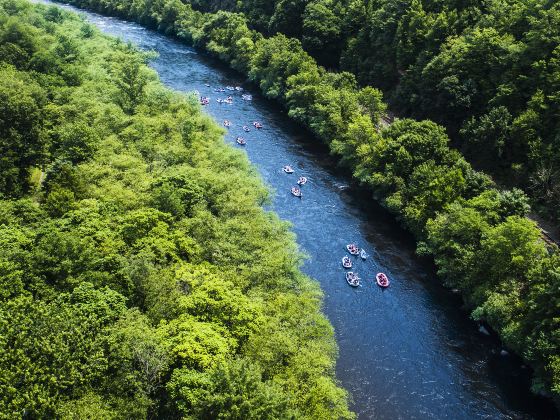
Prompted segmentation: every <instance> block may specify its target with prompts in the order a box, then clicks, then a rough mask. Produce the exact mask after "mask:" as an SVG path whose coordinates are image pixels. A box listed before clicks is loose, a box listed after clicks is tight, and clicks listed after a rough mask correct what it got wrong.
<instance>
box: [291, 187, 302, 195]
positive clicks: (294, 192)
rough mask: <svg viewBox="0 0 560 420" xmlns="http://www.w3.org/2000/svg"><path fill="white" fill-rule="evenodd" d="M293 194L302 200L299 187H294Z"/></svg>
mask: <svg viewBox="0 0 560 420" xmlns="http://www.w3.org/2000/svg"><path fill="white" fill-rule="evenodd" d="M292 194H293V195H294V196H296V197H299V198H301V196H302V194H301V190H300V189H299V188H298V187H292Z"/></svg>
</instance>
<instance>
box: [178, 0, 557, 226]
mask: <svg viewBox="0 0 560 420" xmlns="http://www.w3.org/2000/svg"><path fill="white" fill-rule="evenodd" d="M185 2H186V3H189V4H190V5H192V7H193V8H195V9H196V10H200V11H203V12H217V11H218V10H225V11H229V12H238V13H242V14H243V15H244V17H245V18H246V21H247V23H248V25H249V28H251V29H256V30H257V31H259V32H260V33H262V34H264V35H265V36H270V35H274V34H276V33H283V34H284V35H286V36H288V37H294V38H297V39H299V40H300V41H301V44H302V47H303V49H304V50H305V51H307V52H308V53H309V54H310V55H311V56H312V57H314V58H315V59H316V60H317V61H318V63H320V64H323V65H325V66H327V67H328V68H331V69H337V70H342V71H348V72H351V73H352V74H354V75H355V76H356V79H357V80H358V82H359V84H360V85H361V86H365V85H369V86H374V87H378V88H380V89H382V90H383V92H384V93H385V95H386V96H387V98H388V100H389V102H390V104H391V109H392V110H394V111H395V113H397V114H399V115H400V116H403V117H410V118H415V119H431V120H432V121H435V122H437V123H438V124H441V125H443V126H444V127H445V128H446V130H447V132H448V134H449V135H450V137H451V139H452V142H451V143H452V145H453V146H454V147H455V148H457V149H458V150H460V151H461V152H462V153H463V154H464V156H465V157H466V158H467V160H468V161H469V162H470V163H471V164H473V165H474V166H475V168H478V169H481V170H483V171H485V172H487V173H490V174H492V176H493V177H494V179H496V180H498V181H499V183H500V184H501V185H504V186H507V187H510V188H511V187H514V186H516V187H520V188H522V189H523V190H524V191H525V192H526V193H527V194H529V195H530V196H531V199H532V205H533V207H534V209H536V210H537V211H538V213H539V216H540V217H541V218H546V219H547V220H548V221H549V222H551V223H555V225H556V227H558V226H559V225H560V223H559V221H560V208H559V207H558V201H559V200H560V177H559V175H558V174H559V173H560V154H559V152H558V130H559V128H560V113H559V110H560V100H559V96H558V90H559V88H560V78H559V75H560V61H559V60H558V57H559V54H560V41H559V39H560V38H559V36H560V29H559V28H560V7H559V4H558V2H549V1H546V0H510V1H502V0H486V1H466V2H465V1H455V0H445V1H434V0H403V1H401V2H399V3H395V2H394V1H391V0H374V1H370V0H270V1H266V0H242V1H223V0H185Z"/></svg>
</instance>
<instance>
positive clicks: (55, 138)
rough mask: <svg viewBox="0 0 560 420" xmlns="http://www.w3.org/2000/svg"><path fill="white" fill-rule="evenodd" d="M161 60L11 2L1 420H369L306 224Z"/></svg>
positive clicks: (5, 11)
mask: <svg viewBox="0 0 560 420" xmlns="http://www.w3.org/2000/svg"><path fill="white" fill-rule="evenodd" d="M150 57H151V56H150V54H146V53H142V52H140V51H137V50H136V49H135V48H134V47H133V46H131V45H127V44H125V43H123V42H122V41H119V40H117V39H115V38H111V37H108V36H105V35H102V34H101V33H100V31H98V30H97V29H96V28H94V27H93V26H92V25H90V24H88V23H87V22H85V21H84V20H83V19H82V18H80V17H79V16H78V15H76V14H74V13H70V12H66V11H63V10H62V9H60V8H58V7H55V6H44V5H33V4H31V3H29V2H27V1H23V0H2V1H0V73H1V77H0V109H1V112H0V168H1V170H0V249H2V252H1V253H0V348H1V349H2V351H0V395H1V396H2V397H1V398H0V418H62V419H90V418H95V419H127V418H130V419H138V418H185V419H199V418H229V419H294V418H298V419H299V418H302V419H310V420H311V419H318V418H321V419H353V418H355V415H354V414H353V413H352V412H350V411H349V409H348V399H349V396H348V394H347V392H346V391H345V390H344V389H342V388H340V387H339V386H338V384H337V382H336V379H335V376H334V367H335V360H336V356H337V347H336V342H335V340H334V334H333V329H332V326H331V325H330V323H329V322H328V320H327V319H326V317H325V316H324V315H323V314H322V312H321V305H322V293H321V290H320V288H319V286H318V284H317V283H316V282H314V281H312V280H311V279H310V278H308V277H306V276H304V275H303V274H302V273H301V271H300V270H299V267H300V264H301V259H302V256H301V254H300V252H299V250H298V248H297V244H296V242H295V237H294V234H293V233H292V232H291V231H290V226H289V225H288V224H287V223H285V222H282V221H280V220H279V219H278V217H277V216H276V215H275V214H274V213H272V212H267V211H264V210H263V208H262V205H263V204H264V203H266V202H267V200H268V199H269V198H268V191H267V189H266V188H265V186H264V185H263V183H262V181H261V179H260V178H259V177H258V175H257V174H256V171H255V169H254V168H253V167H252V166H251V165H250V163H249V161H248V159H247V157H246V156H245V155H244V154H243V153H241V152H239V151H236V150H234V149H233V148H232V147H230V146H227V145H226V143H225V142H224V140H223V135H224V130H223V129H222V128H220V127H218V126H217V124H216V123H215V122H213V121H212V120H211V118H210V117H208V116H206V115H204V114H203V113H202V111H201V107H200V105H199V103H198V98H194V97H189V96H185V95H180V94H177V93H174V92H172V91H171V90H169V89H166V88H165V87H164V86H163V85H162V84H161V82H160V81H159V79H158V78H157V74H156V73H155V72H154V71H153V70H151V69H150V68H149V67H148V66H147V64H146V63H147V62H148V61H149V59H150ZM224 175H226V176H224Z"/></svg>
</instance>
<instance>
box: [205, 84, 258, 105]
mask: <svg viewBox="0 0 560 420" xmlns="http://www.w3.org/2000/svg"><path fill="white" fill-rule="evenodd" d="M206 87H210V85H209V84H206ZM228 90H229V91H237V92H243V88H242V87H241V86H235V87H233V86H226V87H225V88H222V87H220V88H216V89H214V92H217V93H223V92H226V91H228ZM241 99H243V100H244V101H252V100H253V97H252V96H251V95H248V94H245V93H244V94H243V95H241ZM216 102H218V103H219V104H228V105H231V104H233V96H231V95H228V96H227V97H226V98H225V99H222V98H217V99H216ZM200 104H201V105H209V104H210V98H209V97H208V96H201V97H200Z"/></svg>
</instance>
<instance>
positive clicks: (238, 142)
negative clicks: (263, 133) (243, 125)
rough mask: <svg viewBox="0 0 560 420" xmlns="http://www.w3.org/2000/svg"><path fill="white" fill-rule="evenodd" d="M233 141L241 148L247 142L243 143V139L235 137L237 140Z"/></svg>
mask: <svg viewBox="0 0 560 420" xmlns="http://www.w3.org/2000/svg"><path fill="white" fill-rule="evenodd" d="M235 141H236V142H237V144H240V145H241V146H245V145H246V144H247V142H246V141H245V139H244V138H243V137H237V139H235Z"/></svg>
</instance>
